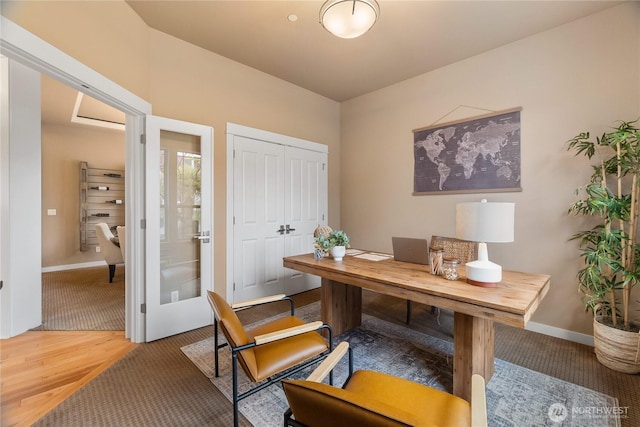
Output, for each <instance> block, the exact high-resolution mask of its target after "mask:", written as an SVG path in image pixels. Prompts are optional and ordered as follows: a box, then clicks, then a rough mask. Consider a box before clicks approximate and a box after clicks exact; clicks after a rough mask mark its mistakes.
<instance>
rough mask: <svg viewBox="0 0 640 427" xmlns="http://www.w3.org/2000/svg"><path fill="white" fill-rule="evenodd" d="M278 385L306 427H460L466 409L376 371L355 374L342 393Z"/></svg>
mask: <svg viewBox="0 0 640 427" xmlns="http://www.w3.org/2000/svg"><path fill="white" fill-rule="evenodd" d="M283 387H284V390H285V393H286V395H287V399H288V400H289V404H290V405H291V410H292V411H293V414H294V417H295V418H296V420H297V421H299V422H301V423H303V424H306V425H308V426H310V427H314V426H331V425H337V424H336V420H340V425H367V426H406V425H410V426H443V427H454V426H465V427H468V426H469V425H471V407H470V405H469V403H468V402H466V401H465V400H463V399H461V398H459V397H456V396H453V395H451V394H449V393H445V392H443V391H440V390H436V389H433V388H431V387H427V386H425V385H422V384H418V383H415V382H412V381H408V380H405V379H402V378H398V377H394V376H391V375H387V374H383V373H381V372H373V371H364V370H363V371H356V372H355V373H354V374H353V376H352V377H351V379H350V380H349V382H348V384H347V385H346V386H345V389H339V388H336V387H332V386H329V385H327V384H319V383H314V382H311V381H299V380H295V381H294V380H286V381H283Z"/></svg>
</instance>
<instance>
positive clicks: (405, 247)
mask: <svg viewBox="0 0 640 427" xmlns="http://www.w3.org/2000/svg"><path fill="white" fill-rule="evenodd" d="M391 242H392V244H393V258H394V259H395V260H396V261H402V262H411V263H414V264H424V265H429V242H427V239H414V238H411V237H392V238H391Z"/></svg>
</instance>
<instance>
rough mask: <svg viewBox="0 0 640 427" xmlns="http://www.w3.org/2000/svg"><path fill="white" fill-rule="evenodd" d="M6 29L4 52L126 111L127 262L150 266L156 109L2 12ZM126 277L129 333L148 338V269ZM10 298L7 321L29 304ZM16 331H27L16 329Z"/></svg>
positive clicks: (0, 41)
mask: <svg viewBox="0 0 640 427" xmlns="http://www.w3.org/2000/svg"><path fill="white" fill-rule="evenodd" d="M0 28H1V29H2V30H1V32H0V54H2V55H4V56H6V57H8V58H9V59H10V60H15V61H17V62H20V63H21V64H23V65H26V66H27V67H29V68H32V69H33V70H35V71H38V72H40V73H43V74H46V75H48V76H50V77H52V78H54V79H56V80H59V81H60V82H62V83H64V84H66V85H67V86H70V87H72V88H74V89H77V90H79V91H81V92H83V93H85V94H87V95H90V96H91V97H93V98H95V99H97V100H99V101H102V102H104V103H105V104H107V105H110V106H112V107H114V108H117V109H119V110H121V111H123V112H124V113H125V114H126V130H125V139H126V142H125V147H126V160H125V169H126V170H127V171H129V172H131V173H127V180H126V183H125V222H126V224H127V225H129V224H131V227H127V235H126V242H125V244H126V245H127V259H126V260H125V262H126V263H127V265H136V266H144V265H145V258H144V256H145V254H144V248H145V239H144V230H143V229H142V227H141V224H142V222H143V220H144V202H143V201H144V194H145V187H144V185H145V181H144V166H145V157H144V146H143V145H142V144H141V143H140V141H141V136H142V135H143V133H144V118H145V116H146V115H147V114H151V112H152V111H151V110H152V108H151V104H150V103H148V102H147V101H145V100H144V99H142V98H140V97H138V96H137V95H135V94H134V93H132V92H129V91H128V90H127V89H125V88H123V87H122V86H119V85H118V84H116V83H115V82H113V81H111V80H109V79H107V78H106V77H104V76H103V75H101V74H100V73H98V72H96V71H94V70H93V69H91V68H89V67H87V66H86V65H84V64H82V63H81V62H79V61H78V60H76V59H74V58H72V57H71V56H69V55H67V54H66V53H64V52H62V51H61V50H59V49H57V48H56V47H54V46H52V45H50V44H49V43H47V42H45V41H44V40H42V39H40V38H38V37H37V36H35V35H33V34H32V33H30V32H28V31H27V30H25V29H24V28H22V27H20V26H19V25H17V24H15V23H14V22H13V21H11V20H9V19H7V18H6V17H4V16H0ZM9 220H10V219H9ZM134 224H136V226H134ZM9 226H10V224H9ZM9 268H10V266H9V265H6V266H5V265H3V266H2V271H3V274H4V272H6V271H7V270H6V269H9ZM125 281H126V290H125V312H126V315H125V324H126V326H125V337H127V338H129V339H130V340H131V341H132V342H144V341H145V335H144V321H145V317H144V314H143V313H142V310H141V307H142V304H143V303H144V298H145V296H144V288H145V271H144V268H136V269H133V268H128V269H126V273H125ZM6 285H8V286H11V287H13V286H14V285H13V284H6ZM10 302H11V301H10V300H9V299H8V298H3V299H2V307H1V308H2V310H1V311H2V313H3V314H2V316H3V318H2V321H5V319H7V318H9V319H11V318H12V317H13V316H14V315H15V312H17V311H19V310H28V309H29V308H28V307H12V305H11V304H10ZM16 333H17V334H18V333H21V332H20V331H16ZM2 338H9V337H4V336H3V337H2Z"/></svg>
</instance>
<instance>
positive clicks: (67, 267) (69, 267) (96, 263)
mask: <svg viewBox="0 0 640 427" xmlns="http://www.w3.org/2000/svg"><path fill="white" fill-rule="evenodd" d="M106 265H107V264H106V263H105V262H104V261H92V262H82V263H80V264H67V265H53V266H51V267H42V272H43V273H50V272H52V271H63V270H77V269H79V268H89V267H101V266H106Z"/></svg>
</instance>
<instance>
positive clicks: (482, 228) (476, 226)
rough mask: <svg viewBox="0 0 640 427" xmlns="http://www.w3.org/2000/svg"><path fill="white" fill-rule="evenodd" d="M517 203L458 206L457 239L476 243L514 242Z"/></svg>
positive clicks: (462, 204) (484, 201)
mask: <svg viewBox="0 0 640 427" xmlns="http://www.w3.org/2000/svg"><path fill="white" fill-rule="evenodd" d="M515 209H516V204H515V203H506V202H491V203H489V202H487V201H486V200H483V201H481V202H469V203H458V204H457V205H456V237H457V238H458V239H464V240H472V241H474V242H485V243H486V242H489V243H506V242H513V240H514V218H515Z"/></svg>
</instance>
